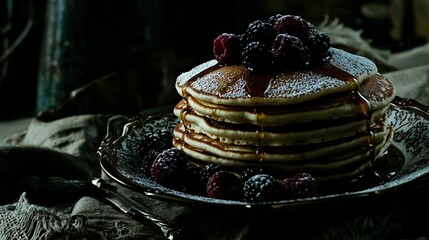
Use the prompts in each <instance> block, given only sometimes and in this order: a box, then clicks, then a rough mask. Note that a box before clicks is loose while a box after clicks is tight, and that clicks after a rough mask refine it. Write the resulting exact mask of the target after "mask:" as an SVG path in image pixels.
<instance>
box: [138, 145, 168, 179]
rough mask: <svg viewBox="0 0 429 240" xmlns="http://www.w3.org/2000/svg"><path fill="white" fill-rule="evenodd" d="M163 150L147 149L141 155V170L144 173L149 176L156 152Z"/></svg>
mask: <svg viewBox="0 0 429 240" xmlns="http://www.w3.org/2000/svg"><path fill="white" fill-rule="evenodd" d="M162 151H163V150H161V149H158V148H156V149H149V150H147V151H146V154H145V155H143V156H142V157H141V159H142V162H143V165H142V166H143V171H144V173H145V174H146V175H148V176H150V168H151V167H152V164H153V162H154V161H155V159H156V157H157V156H158V154H160V153H161V152H162Z"/></svg>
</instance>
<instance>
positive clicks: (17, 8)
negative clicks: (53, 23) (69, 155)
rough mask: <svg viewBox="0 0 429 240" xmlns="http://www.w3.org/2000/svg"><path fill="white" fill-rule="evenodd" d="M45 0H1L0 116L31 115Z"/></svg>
mask: <svg viewBox="0 0 429 240" xmlns="http://www.w3.org/2000/svg"><path fill="white" fill-rule="evenodd" d="M44 8H45V7H44V1H43V0H40V1H33V0H23V1H14V0H1V1H0V119H1V120H3V119H12V118H16V117H24V116H30V115H32V114H33V113H34V107H35V101H36V91H35V89H36V84H37V79H36V78H37V74H36V73H37V66H38V65H37V64H38V58H39V54H40V43H41V32H42V29H43V15H44V14H43V13H44Z"/></svg>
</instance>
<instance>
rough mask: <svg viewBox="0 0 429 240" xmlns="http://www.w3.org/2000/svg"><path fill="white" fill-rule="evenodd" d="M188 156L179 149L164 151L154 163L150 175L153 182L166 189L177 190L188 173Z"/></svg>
mask: <svg viewBox="0 0 429 240" xmlns="http://www.w3.org/2000/svg"><path fill="white" fill-rule="evenodd" d="M186 164H187V161H186V155H185V154H184V153H183V152H181V151H180V150H179V149H176V148H170V149H167V150H164V151H162V152H161V153H160V154H158V156H157V157H156V159H155V160H154V162H153V163H152V166H151V169H150V173H151V177H152V178H153V180H154V181H155V182H157V183H159V184H161V185H163V186H165V187H171V188H174V189H177V188H179V187H180V186H181V184H182V182H181V180H182V179H183V178H182V177H183V176H184V174H185V172H186Z"/></svg>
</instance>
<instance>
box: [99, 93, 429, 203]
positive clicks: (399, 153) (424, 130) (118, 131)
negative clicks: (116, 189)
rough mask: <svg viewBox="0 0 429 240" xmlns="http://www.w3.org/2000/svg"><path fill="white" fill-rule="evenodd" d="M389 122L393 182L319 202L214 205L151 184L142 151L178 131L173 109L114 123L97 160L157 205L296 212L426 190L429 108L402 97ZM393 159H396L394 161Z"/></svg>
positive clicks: (151, 111) (394, 104)
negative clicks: (154, 134) (151, 139)
mask: <svg viewBox="0 0 429 240" xmlns="http://www.w3.org/2000/svg"><path fill="white" fill-rule="evenodd" d="M388 121H389V122H390V124H392V125H393V127H394V129H395V134H394V139H393V143H392V146H391V147H390V148H389V149H388V153H387V155H389V151H390V152H394V154H390V155H391V156H390V158H391V159H389V162H391V163H393V164H396V165H398V166H397V167H396V168H395V171H393V172H389V173H388V174H389V176H390V180H389V181H386V182H384V183H382V184H380V185H377V186H373V187H370V188H365V189H363V190H358V191H341V192H338V193H335V192H333V193H329V194H325V195H321V196H318V197H312V198H304V199H294V200H281V201H273V202H262V203H247V202H241V201H231V200H221V199H212V198H208V197H201V196H196V195H191V194H187V193H184V192H180V191H176V190H172V189H168V188H165V187H163V186H161V185H159V184H157V183H155V182H154V181H153V180H151V179H150V178H147V177H146V176H145V174H144V173H143V171H142V164H141V162H140V161H139V160H138V159H139V158H138V148H139V147H138V146H139V142H140V141H141V137H142V136H143V135H144V133H146V132H151V131H157V130H160V129H167V130H170V131H173V128H174V127H175V126H176V124H177V122H178V119H177V117H175V116H174V115H173V114H172V107H165V108H157V109H149V110H147V111H144V112H142V113H141V114H140V115H137V116H135V117H133V118H131V119H126V120H125V121H124V120H123V119H122V121H119V120H117V121H114V120H112V121H111V122H110V123H109V128H108V133H107V135H106V137H105V139H104V140H103V141H102V143H101V145H100V147H99V149H98V151H97V155H98V157H99V160H100V164H101V167H102V169H103V171H104V172H105V173H106V174H107V175H108V176H109V177H111V178H112V179H113V180H115V181H116V182H118V183H120V184H122V185H124V186H126V187H129V188H131V189H133V190H135V191H138V192H141V193H143V194H145V195H148V196H152V197H155V198H157V199H161V200H166V201H173V202H177V203H183V204H188V203H189V204H203V205H207V206H210V205H213V206H229V207H231V206H232V207H242V208H260V207H263V208H266V207H268V208H276V209H277V208H287V209H291V208H296V207H297V206H300V207H306V206H311V205H317V206H318V205H320V204H332V203H334V202H339V201H345V203H346V204H347V202H353V200H358V199H367V198H371V197H376V196H384V195H388V194H395V193H399V192H401V191H404V190H410V189H413V188H414V187H421V186H422V185H426V184H427V183H426V182H427V181H425V180H426V179H427V178H428V177H429V107H428V106H424V105H421V104H419V103H418V102H416V101H414V100H412V99H403V98H400V97H396V98H395V100H394V101H393V102H392V104H391V106H390V108H389V111H388ZM392 158H393V159H392Z"/></svg>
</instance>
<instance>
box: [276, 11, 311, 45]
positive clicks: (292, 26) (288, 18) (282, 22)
mask: <svg viewBox="0 0 429 240" xmlns="http://www.w3.org/2000/svg"><path fill="white" fill-rule="evenodd" d="M273 28H274V29H275V30H276V31H277V33H287V34H289V35H292V36H295V37H298V38H299V39H300V40H301V41H305V40H307V38H308V36H309V34H310V32H311V31H312V30H313V29H314V26H313V25H312V24H310V23H309V22H307V21H306V20H304V19H303V18H302V17H300V16H296V15H284V16H281V17H279V18H277V21H276V23H275V24H274V26H273Z"/></svg>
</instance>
